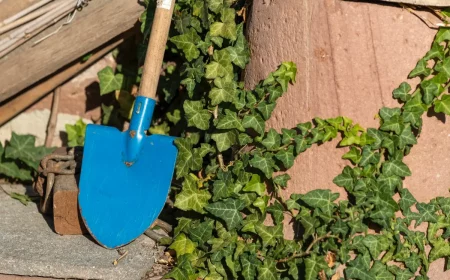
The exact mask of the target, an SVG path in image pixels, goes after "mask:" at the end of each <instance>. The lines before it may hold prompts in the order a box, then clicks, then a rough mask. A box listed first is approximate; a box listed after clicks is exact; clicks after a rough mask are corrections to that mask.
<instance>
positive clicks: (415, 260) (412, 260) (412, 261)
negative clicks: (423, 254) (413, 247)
mask: <svg viewBox="0 0 450 280" xmlns="http://www.w3.org/2000/svg"><path fill="white" fill-rule="evenodd" d="M421 264H422V260H421V259H420V257H419V255H417V254H415V253H412V254H411V256H410V257H409V258H407V259H406V260H405V265H406V267H407V268H409V270H411V271H414V272H415V271H417V269H418V268H419V267H420V266H421Z"/></svg>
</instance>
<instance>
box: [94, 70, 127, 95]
mask: <svg viewBox="0 0 450 280" xmlns="http://www.w3.org/2000/svg"><path fill="white" fill-rule="evenodd" d="M97 76H98V79H99V83H100V95H104V94H107V93H110V92H112V91H115V90H120V89H122V84H123V82H124V77H123V74H120V73H119V74H115V75H114V71H113V69H112V68H111V66H106V67H105V68H103V69H102V70H100V71H99V72H98V73H97Z"/></svg>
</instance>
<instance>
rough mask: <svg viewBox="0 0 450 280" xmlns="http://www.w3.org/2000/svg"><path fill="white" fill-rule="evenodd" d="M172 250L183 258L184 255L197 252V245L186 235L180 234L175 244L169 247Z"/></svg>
mask: <svg viewBox="0 0 450 280" xmlns="http://www.w3.org/2000/svg"><path fill="white" fill-rule="evenodd" d="M169 248H170V249H173V250H175V252H177V256H178V257H179V256H182V255H184V254H190V253H192V252H194V250H195V243H194V242H192V241H191V240H190V239H189V238H187V236H186V235H185V234H184V233H180V234H179V235H178V236H177V237H176V238H175V240H174V241H173V243H172V244H171V245H170V246H169Z"/></svg>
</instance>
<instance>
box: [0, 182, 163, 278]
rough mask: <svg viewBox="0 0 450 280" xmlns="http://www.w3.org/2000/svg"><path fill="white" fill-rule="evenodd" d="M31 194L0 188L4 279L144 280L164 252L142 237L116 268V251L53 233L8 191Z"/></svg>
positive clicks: (47, 220)
mask: <svg viewBox="0 0 450 280" xmlns="http://www.w3.org/2000/svg"><path fill="white" fill-rule="evenodd" d="M2 187H3V189H5V191H8V192H11V191H15V192H18V193H24V192H29V191H30V190H29V189H28V190H26V189H24V188H23V187H16V186H13V187H11V186H2V185H0V260H1V261H0V275H1V274H11V275H26V276H40V277H52V278H63V279H64V278H70V279H72V278H73V279H107V280H125V279H126V280H139V279H141V278H142V277H144V275H145V273H146V272H147V271H148V270H149V269H150V268H151V267H152V265H153V263H154V260H155V258H158V256H159V254H160V251H159V250H158V249H157V247H155V243H154V242H153V240H151V239H150V238H148V237H146V236H144V235H143V236H141V237H140V238H138V239H137V240H136V241H134V242H132V243H130V244H129V245H127V246H125V247H123V249H124V250H127V251H128V255H127V256H126V257H125V258H123V259H122V260H121V261H120V262H119V264H118V265H117V266H114V265H113V261H114V260H115V259H117V258H118V257H119V256H120V254H119V253H118V251H117V250H109V249H105V248H103V247H101V246H100V245H98V244H97V243H95V241H93V240H92V239H90V238H89V236H83V235H74V236H70V235H65V236H61V235H58V234H56V233H55V232H54V231H53V223H52V220H51V216H49V217H44V216H43V215H42V214H40V213H39V211H38V207H37V205H36V204H35V203H29V204H28V205H27V206H25V205H23V204H21V203H20V202H19V201H17V200H15V199H12V198H10V197H9V195H7V194H6V193H5V192H4V191H2Z"/></svg>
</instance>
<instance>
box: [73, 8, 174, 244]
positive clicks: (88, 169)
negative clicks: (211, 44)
mask: <svg viewBox="0 0 450 280" xmlns="http://www.w3.org/2000/svg"><path fill="white" fill-rule="evenodd" d="M174 4H175V0H161V1H158V5H157V8H156V11H155V16H154V21H153V25H152V31H151V38H150V42H149V46H148V50H147V54H146V58H145V64H144V69H143V74H142V81H141V85H140V90H139V96H138V97H137V98H136V100H135V102H134V107H133V112H132V117H131V122H130V127H129V129H128V130H127V131H125V132H120V131H119V130H117V129H116V128H113V127H107V126H101V125H88V126H87V128H86V136H85V144H84V152H83V161H82V167H81V175H80V182H79V194H78V201H79V207H80V212H81V216H82V219H83V221H84V223H85V225H86V227H87V229H88V231H89V233H90V234H91V235H92V237H93V238H94V239H95V240H96V241H97V242H98V243H99V244H100V245H102V246H103V247H106V248H111V249H112V248H117V247H120V246H123V245H126V244H128V243H130V242H131V241H133V240H134V239H136V238H137V237H139V236H140V235H141V234H142V233H143V232H144V231H145V230H146V229H148V228H149V227H150V225H151V224H152V223H153V222H154V221H155V220H156V218H157V217H158V215H159V214H160V212H161V210H162V208H163V207H164V204H165V202H166V199H167V195H168V193H169V189H170V184H171V180H172V176H173V171H174V168H175V162H176V158H177V153H178V151H177V148H176V147H175V145H174V139H175V138H173V137H169V136H164V135H150V136H147V134H146V131H147V130H148V129H149V127H150V124H151V120H152V115H153V109H154V107H155V100H154V97H155V96H156V89H157V86H158V80H159V76H160V72H161V65H162V60H163V56H164V50H165V47H166V42H167V37H168V33H169V28H170V22H171V18H172V13H173V7H174Z"/></svg>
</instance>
